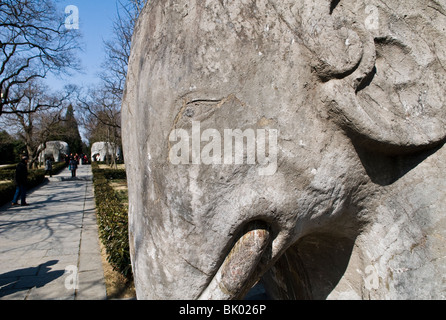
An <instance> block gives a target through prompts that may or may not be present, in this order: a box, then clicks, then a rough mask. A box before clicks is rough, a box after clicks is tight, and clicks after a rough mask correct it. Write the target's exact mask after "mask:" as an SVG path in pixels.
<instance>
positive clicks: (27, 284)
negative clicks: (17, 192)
mask: <svg viewBox="0 0 446 320" xmlns="http://www.w3.org/2000/svg"><path fill="white" fill-rule="evenodd" d="M91 177H92V174H91V167H90V166H79V169H78V171H77V178H75V179H72V178H71V173H70V172H69V171H68V170H67V169H65V170H64V171H63V172H62V173H61V174H59V175H57V176H53V178H50V179H49V181H48V182H46V183H44V184H43V185H42V186H40V187H38V188H36V189H34V190H32V191H30V192H29V193H28V196H27V202H28V203H29V204H30V206H28V207H11V206H10V205H7V206H3V207H0V300H105V299H106V289H105V281H104V272H103V269H102V262H101V256H100V247H99V240H98V230H97V224H96V214H95V205H94V196H93V190H92V188H93V186H92V182H91ZM76 276H78V277H76Z"/></svg>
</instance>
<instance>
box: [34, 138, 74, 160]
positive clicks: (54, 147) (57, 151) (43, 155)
mask: <svg viewBox="0 0 446 320" xmlns="http://www.w3.org/2000/svg"><path fill="white" fill-rule="evenodd" d="M42 149H43V150H42ZM39 150H42V151H41V152H40V155H39V161H40V162H45V160H46V159H47V158H48V157H52V158H54V161H55V162H60V161H63V160H64V159H63V158H62V157H64V156H65V155H67V154H70V147H69V146H68V143H66V142H64V141H48V142H47V143H46V148H45V149H44V145H43V144H42V145H41V146H40V147H39Z"/></svg>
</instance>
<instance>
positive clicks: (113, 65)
mask: <svg viewBox="0 0 446 320" xmlns="http://www.w3.org/2000/svg"><path fill="white" fill-rule="evenodd" d="M146 2H147V0H124V1H118V3H117V10H116V11H117V18H116V20H115V21H114V23H113V34H114V38H112V39H109V40H107V41H105V42H104V45H105V53H106V57H105V63H104V64H103V70H104V71H103V72H102V73H101V78H102V80H103V82H104V85H105V87H106V88H107V90H108V91H109V92H110V93H112V94H113V95H115V96H116V97H117V98H119V99H121V97H122V94H123V92H124V85H125V80H126V76H127V65H128V61H129V58H130V49H131V42H132V36H133V30H134V28H135V24H136V21H137V20H138V17H139V15H140V13H141V11H142V9H143V8H144V5H145V4H146Z"/></svg>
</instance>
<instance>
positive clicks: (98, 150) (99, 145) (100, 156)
mask: <svg viewBox="0 0 446 320" xmlns="http://www.w3.org/2000/svg"><path fill="white" fill-rule="evenodd" d="M113 154H115V157H116V159H119V158H120V157H121V148H120V147H119V146H117V145H116V144H114V143H112V142H95V143H93V145H92V146H91V161H93V162H95V161H105V160H106V158H107V156H108V157H112V156H113Z"/></svg>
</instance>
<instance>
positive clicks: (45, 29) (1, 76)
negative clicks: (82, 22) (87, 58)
mask: <svg viewBox="0 0 446 320" xmlns="http://www.w3.org/2000/svg"><path fill="white" fill-rule="evenodd" d="M64 22H65V21H64V15H63V11H61V10H59V9H58V8H57V7H56V6H55V4H54V1H52V0H0V89H1V99H0V115H2V114H4V113H11V112H14V113H17V112H33V111H35V110H24V109H16V110H13V109H12V108H11V107H12V106H17V105H18V102H20V100H21V99H22V98H24V96H23V95H21V94H23V93H24V91H23V90H21V89H20V88H19V87H20V86H22V85H23V84H25V83H27V82H28V81H30V80H32V79H35V78H44V77H45V76H46V75H47V74H48V73H49V72H52V73H55V74H58V73H67V72H68V71H69V70H70V69H76V68H77V65H78V59H77V58H76V56H75V52H76V50H77V49H78V48H79V45H78V41H77V39H78V33H77V32H76V31H75V30H67V29H66V28H65V23H64Z"/></svg>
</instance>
